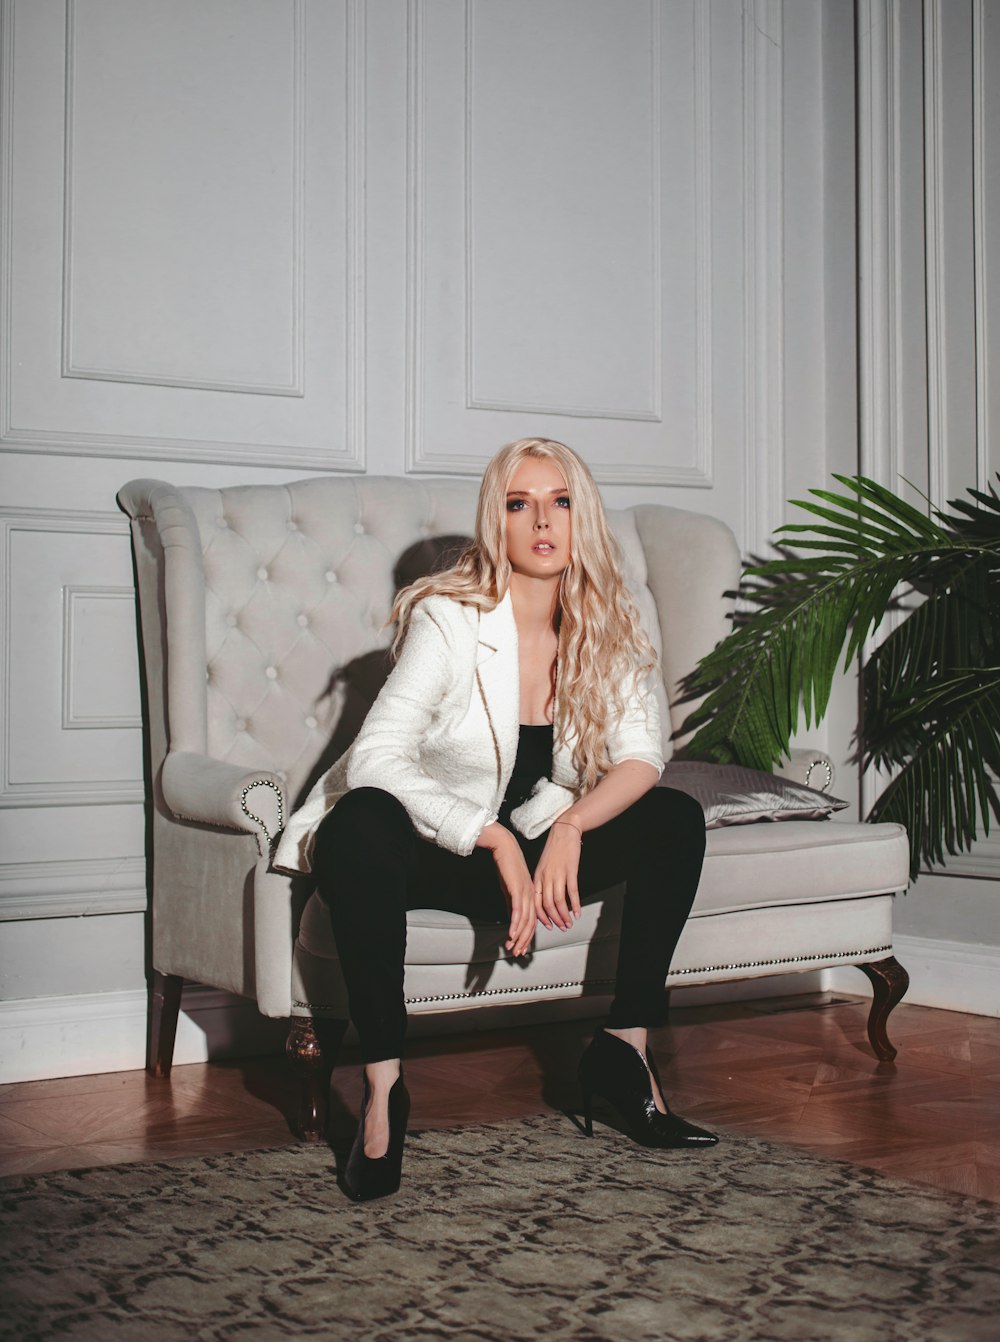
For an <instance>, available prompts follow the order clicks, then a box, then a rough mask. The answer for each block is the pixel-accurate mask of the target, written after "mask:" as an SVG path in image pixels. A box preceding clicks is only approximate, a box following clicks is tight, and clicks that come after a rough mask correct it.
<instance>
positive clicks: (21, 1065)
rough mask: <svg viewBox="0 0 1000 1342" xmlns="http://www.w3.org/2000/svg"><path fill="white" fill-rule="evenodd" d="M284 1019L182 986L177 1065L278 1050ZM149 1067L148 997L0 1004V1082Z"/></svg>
mask: <svg viewBox="0 0 1000 1342" xmlns="http://www.w3.org/2000/svg"><path fill="white" fill-rule="evenodd" d="M287 1029H288V1026H287V1022H286V1021H280V1020H277V1021H276V1020H267V1019H266V1018H265V1017H263V1016H261V1015H260V1014H259V1012H258V1011H257V1009H256V1007H255V1006H254V1005H253V1003H252V1002H249V1001H247V1000H246V999H245V998H242V997H235V996H234V995H233V994H232V993H225V992H220V991H218V990H217V989H214V988H205V987H201V986H198V985H191V986H189V987H186V988H185V989H184V998H183V1006H182V1009H181V1014H180V1018H179V1020H178V1022H177V1043H176V1047H175V1049H174V1061H175V1062H176V1063H185V1062H205V1061H207V1060H208V1059H209V1058H231V1057H252V1056H253V1055H255V1054H262V1053H272V1052H275V1051H276V1050H278V1049H280V1047H281V1044H282V1042H283V1040H284V1037H285V1034H286V1033H287ZM145 1065H146V993H145V991H144V990H143V989H138V990H135V991H131V992H114V993H90V994H84V995H81V996H75V997H39V998H29V999H24V1000H20V1001H8V1002H0V1082H2V1083H7V1082H11V1081H39V1080H43V1079H49V1078H52V1077H58V1076H90V1075H92V1074H94V1073H96V1072H130V1071H137V1070H140V1069H141V1068H143V1067H145Z"/></svg>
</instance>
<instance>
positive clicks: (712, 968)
mask: <svg viewBox="0 0 1000 1342" xmlns="http://www.w3.org/2000/svg"><path fill="white" fill-rule="evenodd" d="M891 950H892V944H891V943H890V944H889V945H888V946H870V947H868V949H867V950H863V951H830V952H828V953H826V954H824V955H784V956H782V957H781V958H780V959H777V960H744V961H742V962H741V963H739V964H731V965H708V966H706V967H705V968H704V969H674V970H671V973H673V974H677V975H683V974H713V973H716V972H718V971H720V970H724V969H762V968H765V967H767V966H770V965H793V964H801V963H802V962H803V961H809V960H854V959H857V957H858V956H861V955H881V954H883V953H884V952H885V951H891ZM614 985H615V980H614V979H577V980H575V981H569V982H564V983H536V984H534V985H532V986H531V987H527V988H484V989H483V990H482V991H481V992H467V993H440V994H438V995H437V996H435V997H408V998H407V999H406V1005H407V1006H425V1005H426V1004H427V1003H429V1002H463V1001H469V1000H471V999H478V998H481V997H511V996H516V995H517V994H518V993H534V992H545V991H548V990H550V989H553V988H609V987H610V988H613V987H614ZM292 1006H295V1007H301V1008H302V1010H303V1011H333V1010H334V1009H335V1008H334V1007H333V1005H332V1004H331V1003H329V1002H297V1001H296V1002H293V1003H292Z"/></svg>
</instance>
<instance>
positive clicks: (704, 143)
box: [692, 4, 715, 488]
mask: <svg viewBox="0 0 1000 1342" xmlns="http://www.w3.org/2000/svg"><path fill="white" fill-rule="evenodd" d="M693 19H694V127H695V133H694V149H693V156H694V184H695V239H694V245H695V284H696V294H697V297H696V299H695V307H696V311H695V325H696V330H697V343H696V346H695V369H696V373H695V386H696V397H697V400H696V403H695V425H696V430H695V474H696V478H697V480H696V481H692V483H695V482H697V483H700V484H701V485H703V486H704V487H705V488H711V486H712V483H713V479H714V470H715V440H714V428H713V413H712V372H713V369H714V366H715V360H714V347H713V342H712V312H713V309H714V306H715V296H714V293H713V287H712V214H713V203H712V9H711V6H710V5H705V4H695V6H694V10H693Z"/></svg>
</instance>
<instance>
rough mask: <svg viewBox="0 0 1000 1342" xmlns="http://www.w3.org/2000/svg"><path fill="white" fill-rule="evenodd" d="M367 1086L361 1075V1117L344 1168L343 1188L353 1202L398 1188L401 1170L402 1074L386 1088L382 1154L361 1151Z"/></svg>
mask: <svg viewBox="0 0 1000 1342" xmlns="http://www.w3.org/2000/svg"><path fill="white" fill-rule="evenodd" d="M370 1094H371V1088H370V1087H369V1085H368V1077H367V1075H365V1078H364V1086H363V1088H362V1094H361V1120H360V1122H359V1123H358V1132H357V1136H356V1137H355V1138H354V1145H353V1146H352V1147H351V1154H350V1156H349V1157H348V1161H347V1168H346V1169H345V1170H344V1189H345V1191H346V1193H347V1195H348V1197H350V1198H353V1199H354V1201H355V1202H371V1200H372V1199H373V1198H384V1197H387V1196H388V1195H389V1194H390V1193H395V1192H398V1190H399V1183H400V1179H401V1177H402V1171H403V1143H404V1142H405V1140H406V1123H407V1120H408V1119H409V1117H410V1096H409V1092H408V1091H407V1089H406V1086H405V1085H404V1084H403V1074H402V1072H400V1074H399V1076H398V1077H397V1078H396V1080H395V1082H394V1083H393V1087H392V1090H390V1091H389V1146H388V1148H387V1150H386V1153H385V1155H384V1156H366V1155H365V1115H366V1114H367V1112H368V1100H369V1096H370Z"/></svg>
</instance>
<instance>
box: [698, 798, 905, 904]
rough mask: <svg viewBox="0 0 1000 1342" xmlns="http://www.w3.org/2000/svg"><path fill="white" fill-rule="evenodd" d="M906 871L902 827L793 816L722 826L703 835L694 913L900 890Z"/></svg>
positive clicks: (902, 887) (854, 896)
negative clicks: (790, 819) (783, 821)
mask: <svg viewBox="0 0 1000 1342" xmlns="http://www.w3.org/2000/svg"><path fill="white" fill-rule="evenodd" d="M909 872H910V847H909V843H908V841H907V837H906V831H905V829H904V828H903V827H902V825H893V824H881V825H866V824H859V823H852V822H851V821H847V820H796V821H793V822H791V823H788V824H768V823H765V824H757V825H732V826H726V827H724V828H722V829H713V830H709V832H708V847H707V850H706V857H705V869H704V871H703V873H702V877H701V882H700V884H699V886H698V897H697V899H696V900H695V905H694V910H693V916H695V917H697V916H698V915H699V914H710V913H728V912H731V911H733V910H736V909H746V908H755V907H760V906H761V905H768V906H770V905H776V904H817V903H822V902H823V901H825V900H828V899H858V898H863V897H864V896H866V895H872V894H880V893H884V892H886V891H896V890H905V889H906V887H907V885H908V884H909Z"/></svg>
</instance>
